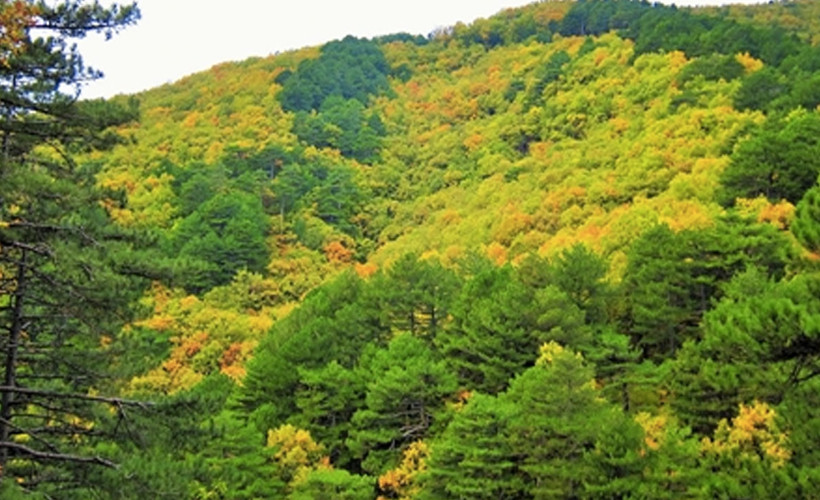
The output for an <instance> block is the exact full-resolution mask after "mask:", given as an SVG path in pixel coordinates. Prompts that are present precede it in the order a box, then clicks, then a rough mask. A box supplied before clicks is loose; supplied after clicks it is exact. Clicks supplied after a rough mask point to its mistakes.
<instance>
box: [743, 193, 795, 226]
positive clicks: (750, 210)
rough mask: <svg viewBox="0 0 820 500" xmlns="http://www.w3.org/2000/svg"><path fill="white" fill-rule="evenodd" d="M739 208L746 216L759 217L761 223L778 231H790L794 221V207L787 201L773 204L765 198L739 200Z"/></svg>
mask: <svg viewBox="0 0 820 500" xmlns="http://www.w3.org/2000/svg"><path fill="white" fill-rule="evenodd" d="M736 203H737V207H738V209H739V211H740V212H741V213H742V214H744V215H746V216H753V217H757V220H758V221H759V222H768V223H770V224H772V225H774V226H775V227H777V228H778V229H788V227H789V226H790V225H791V222H792V220H793V219H794V205H792V204H791V203H790V202H789V201H787V200H781V201H779V202H777V203H772V202H771V201H769V200H768V199H767V198H766V197H765V196H759V197H757V198H738V199H737V201H736Z"/></svg>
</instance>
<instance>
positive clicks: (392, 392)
mask: <svg viewBox="0 0 820 500" xmlns="http://www.w3.org/2000/svg"><path fill="white" fill-rule="evenodd" d="M363 357H364V356H363ZM368 357H369V359H364V360H363V361H362V369H363V370H366V373H368V374H369V377H368V378H369V380H372V382H370V383H369V384H367V395H366V396H365V404H364V407H362V408H361V409H360V410H358V411H357V412H356V413H355V414H354V415H353V419H352V424H353V426H352V427H353V428H352V430H351V432H350V438H348V446H349V448H350V450H351V451H352V452H353V454H354V456H357V457H359V458H361V459H362V468H363V469H364V470H366V471H368V472H373V473H377V472H384V471H385V470H387V469H388V468H390V467H389V466H391V465H393V463H392V462H393V461H395V460H397V459H398V456H397V452H398V451H400V450H401V448H402V447H404V446H406V445H408V444H410V443H411V442H413V441H417V440H419V439H423V438H425V437H426V436H427V432H428V430H429V429H430V427H431V426H432V425H433V424H434V423H435V422H436V418H437V414H438V412H439V411H440V410H441V409H442V408H443V407H444V401H445V398H447V397H450V396H451V395H453V394H454V393H455V390H456V380H455V376H454V375H453V374H452V373H450V371H449V370H448V368H447V366H446V365H445V363H444V362H443V361H441V360H438V359H436V356H435V354H434V352H433V351H432V349H430V348H429V347H428V345H427V344H426V343H425V342H424V341H423V340H421V339H419V338H417V337H414V336H412V335H410V334H408V333H402V334H399V335H397V336H396V337H395V338H393V340H392V341H391V342H390V344H389V345H388V346H387V348H386V349H379V350H376V351H375V352H373V353H372V355H370V356H368Z"/></svg>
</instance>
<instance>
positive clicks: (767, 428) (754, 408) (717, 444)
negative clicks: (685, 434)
mask: <svg viewBox="0 0 820 500" xmlns="http://www.w3.org/2000/svg"><path fill="white" fill-rule="evenodd" d="M775 418H776V414H775V411H774V409H772V408H771V407H770V406H769V405H768V404H766V403H761V402H760V401H755V402H754V403H752V404H751V405H744V404H741V405H740V407H739V410H738V415H737V416H736V417H735V418H733V419H732V423H731V425H730V424H729V423H728V422H727V421H726V419H723V420H721V421H720V423H719V424H718V428H717V429H716V430H715V437H714V439H709V438H704V439H703V441H701V450H702V451H703V453H705V454H707V455H710V454H711V455H731V456H736V457H740V458H745V459H750V460H755V461H758V460H766V461H767V462H769V463H770V464H771V466H772V467H773V468H777V467H782V466H783V465H784V464H785V463H786V462H787V461H788V460H789V459H790V458H791V451H790V450H789V449H788V448H787V446H786V444H787V441H788V436H787V434H786V433H785V432H782V431H781V430H780V429H778V427H777V423H776V422H775Z"/></svg>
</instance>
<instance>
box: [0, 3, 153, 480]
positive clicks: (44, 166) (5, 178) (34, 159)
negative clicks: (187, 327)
mask: <svg viewBox="0 0 820 500" xmlns="http://www.w3.org/2000/svg"><path fill="white" fill-rule="evenodd" d="M0 11H2V16H0V17H1V18H2V19H3V20H4V21H3V23H4V26H3V27H2V28H3V29H2V30H0V31H2V33H3V35H2V38H3V40H2V43H0V59H2V64H0V207H1V208H0V335H1V336H0V363H1V364H2V370H3V373H4V374H3V383H2V386H1V387H0V394H2V399H1V400H0V475H2V476H0V480H2V478H4V477H16V479H17V482H18V483H20V484H21V485H22V486H23V487H24V488H25V487H28V485H32V486H34V485H37V486H38V487H40V488H59V489H60V490H65V489H71V488H74V487H76V486H78V484H79V483H80V482H82V477H83V472H82V471H83V468H82V466H84V465H87V464H99V465H106V466H113V465H114V464H113V463H112V462H111V461H110V460H109V459H107V458H105V457H102V456H98V455H97V454H96V453H94V451H93V444H94V442H95V438H99V437H100V436H107V435H109V434H110V433H111V432H114V431H116V430H117V429H118V428H119V429H122V426H119V427H118V426H117V423H118V422H119V423H122V422H123V421H124V420H125V419H126V418H127V415H128V411H126V408H127V407H128V406H129V404H130V403H131V402H129V401H126V400H123V399H121V398H116V397H104V396H100V395H97V394H95V393H96V392H97V391H99V389H101V388H103V389H104V388H105V387H104V386H103V385H101V380H102V378H101V377H102V375H103V372H104V369H103V368H102V367H104V366H105V362H104V361H103V360H102V359H101V358H100V355H101V353H102V349H101V348H100V346H101V344H102V343H104V342H105V340H104V339H105V336H106V335H111V334H112V333H114V332H115V331H116V329H117V325H118V324H119V323H120V322H121V321H122V319H123V317H122V315H121V313H122V311H123V310H124V305H125V304H127V303H128V302H129V301H130V300H132V299H133V298H134V297H135V292H137V291H138V288H137V287H136V285H138V283H137V282H135V280H134V276H136V275H142V276H148V275H151V274H152V271H150V269H149V268H148V267H147V266H146V265H145V264H144V263H142V262H141V261H140V259H138V258H137V254H136V253H135V248H134V244H135V242H136V241H137V240H135V239H133V238H131V237H129V235H127V234H125V233H124V232H123V231H121V230H118V229H117V228H115V227H114V226H113V225H112V224H111V223H110V221H109V218H108V214H107V213H106V212H105V210H104V209H103V208H102V206H103V203H102V202H103V201H105V200H107V201H109V202H110V201H113V200H114V199H115V196H114V194H113V193H103V192H101V191H100V190H99V189H97V188H96V186H95V184H96V183H95V179H94V172H93V169H91V168H88V167H86V166H83V165H77V164H76V163H75V162H74V161H73V160H72V156H73V155H74V153H76V152H78V151H81V150H88V149H91V148H95V147H103V146H106V145H109V144H111V142H112V140H113V137H112V136H111V135H110V134H105V133H103V130H105V128H106V127H107V126H109V125H112V124H116V123H120V122H123V121H125V120H129V119H132V118H133V117H134V115H133V113H132V112H131V111H129V110H127V109H125V108H118V107H116V106H112V105H109V104H108V103H105V102H101V101H90V102H79V101H77V96H78V95H79V89H80V87H81V85H82V83H83V82H84V81H85V80H87V79H91V78H96V77H98V76H100V75H99V73H97V72H95V71H93V70H92V69H89V68H86V67H85V66H84V65H83V62H82V58H81V57H80V54H79V53H78V52H77V50H76V47H75V46H74V45H72V44H71V43H70V41H71V39H76V38H82V37H83V36H85V35H86V34H87V33H92V32H103V33H105V34H106V35H107V36H110V35H111V34H113V33H114V32H117V31H119V30H120V29H121V28H123V27H125V26H128V25H130V24H133V23H134V22H135V21H136V20H137V19H138V17H139V11H138V10H137V8H136V6H134V5H128V6H117V5H115V6H112V7H110V8H103V7H101V6H100V5H99V4H97V3H93V4H88V5H86V4H83V3H82V2H77V1H67V2H58V3H56V4H55V3H46V2H34V1H16V2H2V3H0ZM6 23H8V24H9V25H8V26H6V25H5V24H6ZM135 404H136V403H135ZM101 405H102V407H100V406H101ZM106 405H107V406H109V407H110V408H113V409H114V410H115V411H113V412H109V411H108V410H107V409H106V408H105V406H106ZM106 424H111V427H108V425H106ZM52 484H53V485H55V486H50V485H52ZM57 485H58V486H57Z"/></svg>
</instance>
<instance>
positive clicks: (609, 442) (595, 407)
mask: <svg viewBox="0 0 820 500" xmlns="http://www.w3.org/2000/svg"><path fill="white" fill-rule="evenodd" d="M500 399H503V400H505V401H506V402H508V403H509V404H511V405H513V407H514V408H515V410H514V412H513V414H512V415H511V416H510V418H509V424H508V426H507V433H508V434H509V443H510V447H511V449H512V455H511V456H514V457H517V461H518V464H519V465H518V467H519V469H520V470H521V471H522V472H523V475H524V477H525V484H526V492H527V494H528V497H532V498H572V497H579V496H581V497H582V496H584V493H585V492H586V491H587V490H589V491H598V492H601V493H602V496H605V497H606V496H607V495H606V494H607V493H608V494H609V495H614V496H615V497H618V496H620V495H622V494H625V493H628V491H629V489H630V488H629V485H632V484H635V483H637V478H638V477H639V474H640V470H641V466H640V464H639V463H638V462H639V458H638V455H637V450H638V449H639V447H640V444H639V443H640V433H639V432H638V431H637V429H636V425H635V424H634V423H633V422H630V421H629V420H628V417H626V416H625V415H624V414H623V413H622V412H620V411H619V410H618V409H616V408H614V407H612V406H611V405H609V404H607V403H605V402H604V401H603V400H602V399H601V398H600V397H599V395H598V391H597V389H596V387H595V384H594V380H593V370H592V368H591V367H590V366H588V365H586V364H585V363H584V361H583V358H582V357H581V356H580V355H578V354H576V353H573V352H571V351H569V350H567V349H564V348H563V347H561V345H560V344H557V343H555V342H550V343H548V344H544V345H543V346H542V347H541V356H540V357H539V359H538V362H537V364H536V366H533V367H531V368H529V369H527V370H526V371H524V372H523V373H522V374H520V375H519V376H517V377H516V378H515V379H514V380H513V381H512V382H511V383H510V388H509V389H508V390H507V392H506V393H504V394H503V395H502V396H500Z"/></svg>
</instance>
